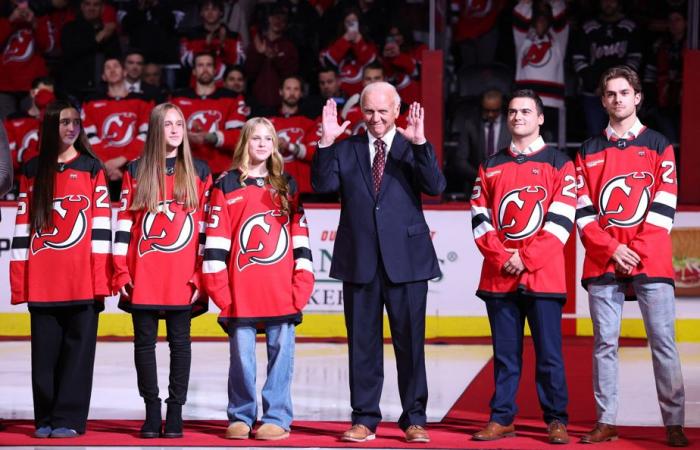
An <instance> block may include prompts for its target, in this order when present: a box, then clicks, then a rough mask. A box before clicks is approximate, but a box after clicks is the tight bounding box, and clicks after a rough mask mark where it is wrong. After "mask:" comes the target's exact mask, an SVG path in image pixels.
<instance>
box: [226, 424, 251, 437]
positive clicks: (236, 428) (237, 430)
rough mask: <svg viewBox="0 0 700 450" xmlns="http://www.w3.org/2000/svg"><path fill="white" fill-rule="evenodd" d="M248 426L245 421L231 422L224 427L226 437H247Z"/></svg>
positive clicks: (248, 432) (248, 435) (248, 433)
mask: <svg viewBox="0 0 700 450" xmlns="http://www.w3.org/2000/svg"><path fill="white" fill-rule="evenodd" d="M248 437H250V427H249V426H248V425H247V424H246V423H245V422H240V421H237V422H233V423H232V424H230V425H229V426H228V428H226V439H248Z"/></svg>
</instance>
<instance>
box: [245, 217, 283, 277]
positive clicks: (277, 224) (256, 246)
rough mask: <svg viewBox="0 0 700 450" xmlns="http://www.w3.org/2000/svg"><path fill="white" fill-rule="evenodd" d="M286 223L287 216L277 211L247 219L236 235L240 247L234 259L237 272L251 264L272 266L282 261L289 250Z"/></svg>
mask: <svg viewBox="0 0 700 450" xmlns="http://www.w3.org/2000/svg"><path fill="white" fill-rule="evenodd" d="M288 223H289V216H287V215H284V214H282V213H280V212H279V211H267V212H264V213H259V214H255V215H253V216H251V217H249V218H248V220H246V221H245V223H244V224H243V226H242V227H241V231H240V233H239V234H238V240H239V242H240V245H241V249H240V251H239V252H238V257H237V258H236V265H237V266H238V270H243V269H245V268H246V267H248V266H250V265H252V264H263V265H269V264H274V263H276V262H277V261H279V260H280V259H282V257H284V255H286V254H287V250H288V249H289V233H288V232H287V227H286V225H287V224H288Z"/></svg>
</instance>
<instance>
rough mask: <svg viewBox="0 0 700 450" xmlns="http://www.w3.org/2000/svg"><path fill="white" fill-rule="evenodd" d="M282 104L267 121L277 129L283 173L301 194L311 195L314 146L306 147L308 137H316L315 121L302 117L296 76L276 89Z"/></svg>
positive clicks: (299, 89)
mask: <svg viewBox="0 0 700 450" xmlns="http://www.w3.org/2000/svg"><path fill="white" fill-rule="evenodd" d="M279 96H280V97H281V98H282V104H281V106H280V108H279V111H278V112H277V115H275V116H274V117H270V122H272V124H273V125H274V126H275V130H277V139H278V142H279V151H280V154H281V155H282V157H283V158H284V171H285V172H287V173H289V174H290V175H292V177H293V178H294V179H295V180H296V182H297V186H298V187H299V193H300V194H310V193H312V192H313V190H312V189H311V160H312V159H313V156H314V149H315V148H314V147H313V146H310V145H307V140H308V137H309V136H313V140H314V141H315V140H316V138H315V136H316V122H315V121H314V120H312V119H310V118H308V117H306V116H304V115H302V114H301V109H300V107H299V106H300V104H301V100H302V80H301V78H299V77H297V76H290V77H287V78H286V79H285V80H284V81H283V82H282V87H281V88H280V90H279Z"/></svg>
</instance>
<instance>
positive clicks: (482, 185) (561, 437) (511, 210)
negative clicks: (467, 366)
mask: <svg viewBox="0 0 700 450" xmlns="http://www.w3.org/2000/svg"><path fill="white" fill-rule="evenodd" d="M543 123H544V107H543V105H542V100H541V99H540V97H539V96H538V95H537V94H535V93H534V92H533V91H532V90H529V89H524V90H518V91H515V92H514V93H513V95H512V98H511V100H510V103H509V105H508V128H509V130H510V133H511V135H512V136H513V140H512V143H511V144H510V147H509V148H504V149H502V150H500V151H499V152H497V153H495V154H494V155H492V156H490V157H488V158H487V159H486V160H485V161H484V162H483V163H482V164H481V167H480V168H479V174H478V176H477V178H476V180H475V183H474V190H473V192H472V197H471V211H472V227H473V232H474V240H475V242H476V245H477V247H478V248H479V250H480V251H481V253H482V254H483V255H484V264H483V267H482V270H481V281H480V282H479V289H478V290H477V292H476V295H477V296H478V297H479V298H481V299H482V300H484V302H485V303H486V310H487V312H488V316H489V323H490V324H491V335H492V337H493V353H494V381H495V390H494V393H493V397H491V404H490V406H491V416H490V419H489V423H488V424H487V426H486V427H485V428H484V429H483V430H481V431H479V432H477V433H475V434H474V435H473V439H474V440H477V441H491V440H496V439H500V438H503V437H507V436H513V435H515V427H514V425H513V421H514V419H515V415H516V413H517V406H516V404H515V396H516V394H517V391H518V383H519V381H520V373H521V368H522V351H523V328H524V326H525V320H527V322H528V324H529V325H530V330H531V331H532V340H533V343H534V344H535V355H536V377H535V382H536V384H537V394H538V397H539V400H540V406H541V408H542V411H543V416H544V421H545V422H546V423H547V432H548V435H549V436H548V440H549V443H551V444H565V443H567V442H569V436H568V434H567V431H566V424H567V422H568V418H569V416H568V414H567V412H566V407H567V403H568V394H567V387H566V376H565V373H564V360H563V357H562V348H561V345H562V343H561V314H562V306H563V305H564V302H565V301H566V278H565V272H564V245H565V244H566V241H567V240H568V239H569V235H570V233H571V230H572V229H573V227H574V217H575V214H576V178H575V177H574V165H573V163H572V162H571V160H570V159H569V158H568V157H567V156H566V155H565V154H564V153H562V152H560V151H559V150H557V149H555V148H553V147H548V146H546V145H545V143H544V140H543V139H542V136H540V127H541V126H542V124H543Z"/></svg>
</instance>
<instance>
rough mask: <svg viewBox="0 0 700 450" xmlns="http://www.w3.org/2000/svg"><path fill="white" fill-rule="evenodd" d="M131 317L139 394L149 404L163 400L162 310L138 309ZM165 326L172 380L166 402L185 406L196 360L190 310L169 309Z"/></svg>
mask: <svg viewBox="0 0 700 450" xmlns="http://www.w3.org/2000/svg"><path fill="white" fill-rule="evenodd" d="M131 318H132V321H133V323H134V363H135V365H136V378H137V381H138V385H139V395H141V397H143V400H144V402H146V403H155V402H160V398H159V397H158V366H157V364H156V340H157V338H158V318H159V311H155V310H134V311H132V313H131ZM165 325H166V329H167V332H168V344H169V346H170V383H169V385H168V399H167V400H166V403H176V404H178V405H184V404H185V401H186V400H187V385H188V384H189V381H190V365H191V362H192V346H191V341H190V311H189V310H185V311H165Z"/></svg>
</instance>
